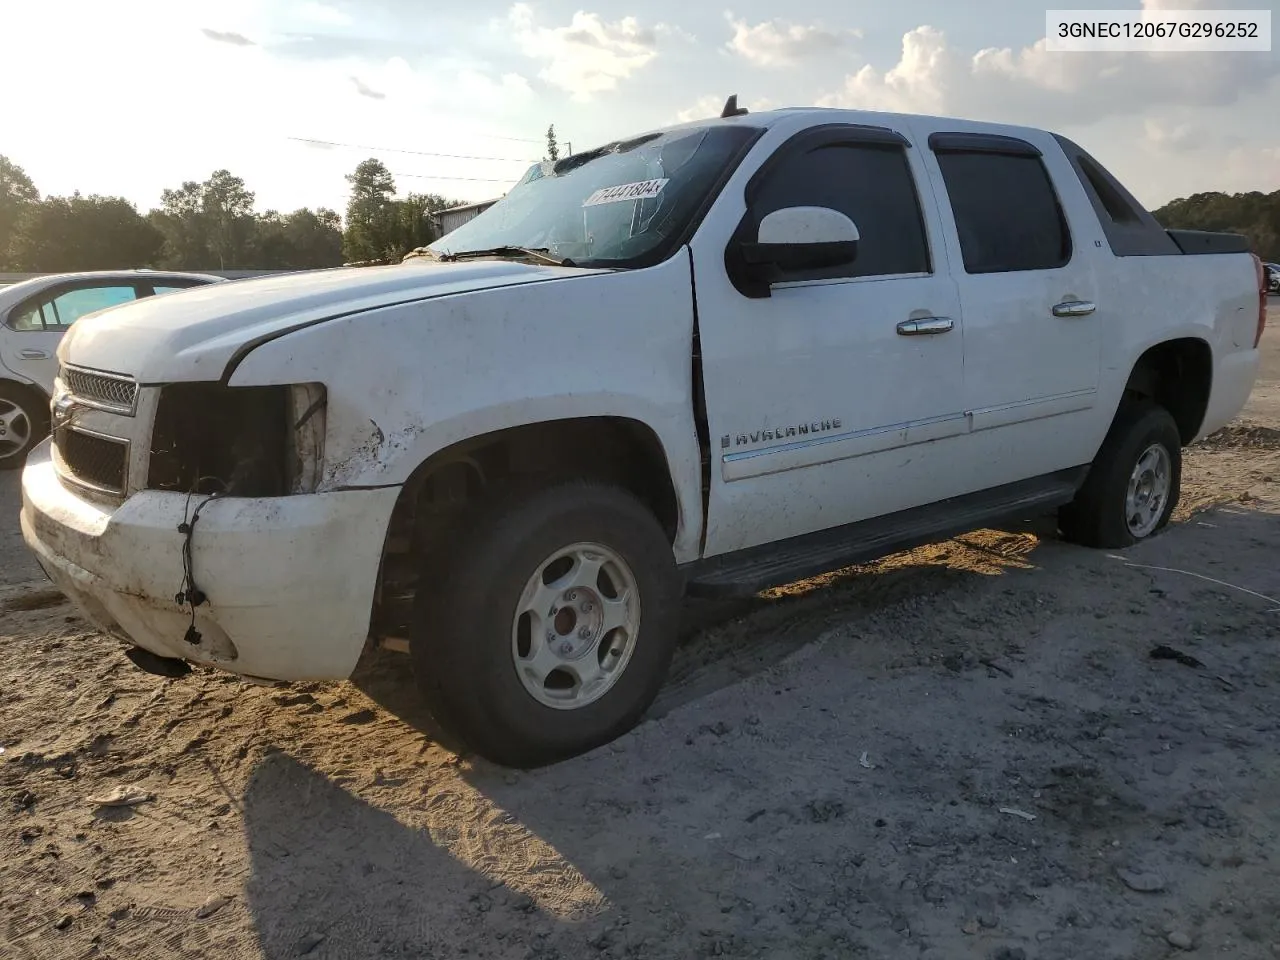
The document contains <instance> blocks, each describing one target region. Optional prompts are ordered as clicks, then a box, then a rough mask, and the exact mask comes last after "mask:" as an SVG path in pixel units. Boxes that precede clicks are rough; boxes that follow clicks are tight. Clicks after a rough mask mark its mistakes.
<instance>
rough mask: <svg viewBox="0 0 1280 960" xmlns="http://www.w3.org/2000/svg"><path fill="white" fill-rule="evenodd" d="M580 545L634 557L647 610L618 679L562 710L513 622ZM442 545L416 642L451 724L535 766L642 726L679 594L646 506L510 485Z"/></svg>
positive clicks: (432, 691)
mask: <svg viewBox="0 0 1280 960" xmlns="http://www.w3.org/2000/svg"><path fill="white" fill-rule="evenodd" d="M580 542H587V543H596V544H601V545H604V546H606V547H607V548H609V549H610V550H612V551H614V552H615V553H616V554H617V555H619V556H620V557H621V558H622V559H623V560H624V561H625V562H626V564H627V566H628V567H629V568H630V571H631V574H632V576H633V578H634V581H635V585H636V589H637V591H638V593H639V602H640V611H641V613H640V621H639V624H638V629H637V630H636V638H635V641H634V646H633V648H632V653H631V655H630V660H629V661H627V662H626V664H625V666H624V667H623V668H622V672H621V673H620V674H619V675H618V677H617V679H616V680H615V681H614V683H613V685H612V686H611V687H609V688H608V690H607V692H605V693H604V694H603V695H602V696H601V697H600V698H599V699H598V700H596V701H595V702H593V703H589V704H586V705H584V706H582V707H580V708H577V709H572V710H564V709H556V708H554V707H549V706H546V705H544V704H543V703H540V702H539V701H538V700H536V699H535V698H534V696H533V695H532V694H531V693H530V692H529V691H528V690H526V688H525V686H524V684H523V683H522V681H521V679H520V677H519V676H518V674H517V672H516V666H515V662H514V660H513V633H512V631H513V625H514V623H515V618H516V613H517V608H518V605H519V602H520V599H521V594H522V593H523V591H524V589H525V585H526V584H527V583H528V582H529V580H530V578H531V577H532V576H533V575H534V573H535V572H536V571H537V570H538V569H539V568H540V567H541V566H542V565H543V564H544V563H545V562H546V561H547V560H548V558H550V557H551V556H553V555H554V554H555V552H556V551H558V550H561V549H564V548H566V547H567V546H569V545H571V544H576V543H580ZM437 543H438V544H439V546H438V547H437V548H436V549H434V550H432V551H430V552H431V554H432V556H429V557H426V558H424V560H423V578H422V587H421V588H420V589H419V591H418V597H417V601H416V605H415V611H414V630H413V636H412V639H411V642H410V647H411V653H412V659H413V665H414V674H415V676H416V678H417V681H418V685H419V688H420V689H421V691H422V694H423V696H424V697H425V698H426V700H427V706H428V708H429V709H430V710H431V712H432V714H433V715H434V716H435V719H436V721H437V722H438V723H439V724H440V725H441V726H442V727H443V728H444V729H445V730H446V731H447V732H449V733H450V734H452V735H453V736H454V737H456V738H457V739H458V740H460V741H462V742H463V743H465V744H466V745H467V746H469V747H470V748H471V749H473V750H474V751H475V752H477V753H479V754H480V755H481V756H483V757H485V758H487V759H489V760H491V761H493V762H495V763H499V764H502V765H504V766H511V767H525V768H527V767H536V766H540V765H543V764H547V763H553V762H555V761H558V760H562V759H565V758H568V757H571V756H575V755H577V754H579V753H583V752H585V751H587V750H590V749H593V748H594V747H598V746H600V745H602V744H604V743H607V742H609V741H610V740H613V739H615V738H616V737H618V736H620V735H621V734H623V733H625V732H626V731H627V730H629V729H631V728H632V727H633V726H635V724H636V723H637V722H638V721H639V719H640V717H641V716H642V715H643V713H644V711H645V710H646V709H648V707H649V705H650V704H651V703H652V702H653V699H654V697H655V696H656V695H657V693H658V689H659V687H661V685H662V682H663V680H664V679H665V678H666V674H667V669H668V667H669V665H670V662H671V655H672V652H673V650H674V648H675V640H676V629H677V624H678V618H679V610H680V598H681V594H682V585H681V580H680V577H679V574H678V572H677V570H676V566H675V560H674V557H673V555H672V551H671V544H670V541H669V540H668V538H667V536H666V534H665V533H664V531H663V529H662V527H661V526H660V525H659V523H658V521H657V519H656V518H655V517H654V516H653V514H652V513H650V512H649V510H648V509H646V508H645V507H644V505H643V504H641V503H640V502H639V501H638V500H637V499H635V498H634V497H633V496H631V495H630V494H629V493H626V492H625V491H622V490H619V489H617V488H615V487H610V486H605V485H602V484H597V483H588V482H580V481H574V482H564V483H556V484H553V485H550V486H547V487H543V488H541V489H534V490H530V491H524V492H516V491H508V492H505V493H498V494H494V495H492V496H490V497H489V498H487V499H486V500H483V501H480V502H478V503H477V504H475V505H474V506H473V507H472V508H470V509H468V510H467V511H464V514H463V516H461V517H460V518H459V520H458V522H457V523H456V524H454V525H453V528H452V530H451V532H450V533H449V534H448V535H446V536H443V537H440V538H439V539H438V541H437ZM600 640H601V641H603V640H604V637H601V638H600ZM593 655H594V654H593Z"/></svg>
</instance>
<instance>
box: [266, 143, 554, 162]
mask: <svg viewBox="0 0 1280 960" xmlns="http://www.w3.org/2000/svg"><path fill="white" fill-rule="evenodd" d="M288 139H290V140H296V141H297V142H298V143H314V144H319V145H321V146H326V147H350V148H352V149H353V150H374V151H378V152H381V153H408V154H412V155H413V156H415V157H444V158H446V159H448V160H499V161H501V162H503V163H537V162H538V161H537V160H529V159H526V158H523V157H476V156H470V155H468V154H462V153H431V152H429V151H426V150H400V149H397V148H396V147H369V146H365V145H364V144H359V143H338V142H337V141H334V140H313V139H311V138H309V137H289V138H288Z"/></svg>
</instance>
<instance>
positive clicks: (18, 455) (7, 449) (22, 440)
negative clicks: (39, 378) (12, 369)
mask: <svg viewBox="0 0 1280 960" xmlns="http://www.w3.org/2000/svg"><path fill="white" fill-rule="evenodd" d="M48 432H49V412H48V409H47V406H46V404H45V402H44V401H43V398H41V397H39V396H38V395H37V394H36V392H35V391H34V390H31V389H29V388H27V387H24V386H22V385H20V384H16V383H8V382H0V470H17V469H20V468H21V467H22V464H23V463H24V462H26V459H27V453H28V452H29V451H30V450H31V448H32V447H34V446H35V445H36V444H37V443H39V442H40V441H41V440H43V439H44V438H45V435H46V434H47V433H48Z"/></svg>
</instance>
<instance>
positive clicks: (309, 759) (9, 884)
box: [0, 305, 1280, 960]
mask: <svg viewBox="0 0 1280 960" xmlns="http://www.w3.org/2000/svg"><path fill="white" fill-rule="evenodd" d="M1278 306H1280V305H1278ZM1272 326H1273V331H1272V333H1271V335H1270V337H1269V338H1268V340H1267V357H1266V361H1265V363H1266V366H1265V371H1264V374H1263V380H1262V381H1261V382H1260V383H1259V385H1258V388H1257V389H1256V391H1255V394H1254V397H1253V399H1252V401H1251V403H1250V406H1249V407H1248V409H1247V410H1246V412H1245V416H1244V417H1243V418H1242V420H1241V421H1240V422H1239V423H1237V424H1236V425H1234V426H1233V427H1231V428H1229V429H1228V430H1227V431H1225V432H1224V433H1222V434H1220V435H1219V436H1217V437H1215V438H1214V439H1213V440H1212V441H1211V442H1208V443H1205V444H1202V445H1200V446H1199V447H1198V448H1196V449H1194V450H1192V451H1190V452H1189V454H1188V462H1187V476H1186V488H1185V491H1184V508H1183V509H1182V510H1181V511H1180V512H1179V516H1178V519H1179V522H1178V524H1177V525H1176V526H1175V527H1173V528H1171V529H1170V530H1169V531H1168V532H1167V533H1165V534H1164V535H1162V536H1160V537H1158V538H1156V539H1155V540H1153V541H1151V542H1149V543H1146V544H1144V545H1142V546H1140V547H1138V548H1135V549H1133V550H1129V551H1126V552H1124V553H1123V554H1122V555H1110V554H1107V553H1105V552H1093V551H1088V550H1083V549H1079V548H1075V547H1071V546H1068V545H1065V544H1062V543H1060V542H1057V541H1056V540H1054V539H1053V537H1052V536H1051V533H1050V532H1049V531H1050V530H1051V527H1050V526H1046V524H1045V523H1043V522H1039V523H1030V524H1026V525H1023V526H1019V527H1017V528H1015V529H1009V530H1003V531H982V532H978V533H974V534H970V535H967V536H964V537H960V538H958V539H956V540H953V541H950V542H948V543H943V544H938V545H934V546H930V547H926V548H923V549H920V550H916V551H913V552H911V553H909V554H905V555H900V556H896V557H893V558H890V559H888V560H886V561H884V562H882V563H878V564H874V565H871V566H868V567H863V568H859V569H856V570H851V571H844V572H842V573H840V574H837V575H833V576H830V577H825V578H822V579H821V580H819V581H810V582H807V583H804V584H797V585H794V586H792V587H789V588H786V589H783V590H778V591H774V592H773V593H771V594H769V595H766V596H764V597H761V598H759V599H756V600H753V601H751V602H748V603H743V604H737V605H733V606H725V605H705V604H704V605H701V606H695V605H692V604H691V605H689V607H688V608H687V626H686V629H685V639H684V642H683V643H682V646H681V649H680V652H679V655H678V659H677V663H676V666H675V670H674V673H673V676H672V679H671V681H670V683H669V684H668V685H667V687H666V689H665V690H664V692H663V693H662V695H661V698H660V700H659V702H658V704H657V705H656V706H655V708H654V709H653V711H652V712H651V714H650V716H649V717H648V718H647V719H646V721H645V722H644V723H643V724H642V725H641V726H640V727H638V728H637V729H636V730H635V731H634V732H633V733H631V734H629V735H628V736H626V737H624V738H623V739H621V740H620V741H618V742H617V743H615V744H613V745H611V746H609V747H605V748H603V749H601V750H598V751H596V752H594V753H593V754H590V755H588V756H585V757H582V758H579V759H577V760H574V761H571V762H568V763H564V764H560V765H558V766H555V767H551V768H548V769H544V770H540V771H536V772H532V773H515V772H511V771H507V770H503V769H500V768H496V767H493V766H491V765H488V764H486V763H484V762H482V761H478V760H474V759H469V758H465V757H463V758H459V757H457V756H455V755H453V754H451V753H450V752H448V751H447V750H445V749H443V748H442V747H440V746H438V745H436V744H435V743H433V742H432V740H431V739H430V737H429V735H428V734H427V733H426V732H424V731H425V730H426V729H429V725H428V724H427V722H426V719H425V718H424V717H423V716H422V715H421V712H420V711H419V710H418V709H417V708H416V706H415V697H414V694H413V689H412V686H411V684H410V682H409V679H408V675H407V673H408V667H407V663H406V662H405V661H404V660H403V659H401V658H399V657H397V656H395V655H386V656H384V657H382V658H380V659H379V660H377V661H376V662H374V663H373V664H371V665H370V666H368V667H367V668H366V669H364V670H363V672H362V673H361V675H360V676H359V677H358V678H357V680H356V681H355V682H352V683H347V684H332V685H325V684H297V685H293V686H291V687H274V688H272V687H262V686H255V685H251V684H248V683H244V682H241V681H239V680H237V679H235V678H233V677H229V676H225V675H221V674H218V673H214V672H211V671H203V670H201V671H197V672H196V673H194V674H192V675H191V676H188V677H186V678H183V679H180V680H165V679H161V678H158V677H154V676H151V675H148V674H144V673H141V672H139V671H137V670H136V669H134V668H133V666H132V665H131V664H130V663H129V661H127V660H126V659H124V657H123V656H121V647H120V645H119V644H118V643H117V642H115V641H112V640H110V639H107V638H104V637H101V636H98V635H96V634H94V633H93V632H92V631H91V630H90V629H89V628H88V627H87V626H86V624H85V623H84V622H83V621H81V620H80V619H78V618H77V616H76V614H75V611H74V609H72V608H71V607H70V606H69V605H67V604H65V603H64V602H62V601H61V599H60V597H59V596H58V595H57V594H56V593H54V592H51V591H50V590H49V588H48V585H47V584H44V583H41V582H40V573H39V570H38V568H35V567H34V566H33V565H32V564H31V562H30V561H29V559H28V558H27V556H26V554H25V551H24V549H23V547H22V545H21V541H20V539H19V538H18V537H17V533H16V526H17V524H16V518H15V510H16V508H17V495H16V489H15V488H16V484H15V479H16V478H14V477H13V476H11V475H8V476H2V477H0V515H2V516H3V517H4V518H5V519H4V520H3V525H2V526H0V658H2V659H0V747H3V753H2V754H0V804H3V807H2V808H0V809H2V811H3V812H2V814H0V957H3V958H5V960H8V958H15V960H25V958H73V957H74V958H79V957H113V958H118V960H142V958H159V957H166V958H168V957H209V958H223V957H226V958H237V960H238V958H259V957H266V958H272V960H275V958H292V957H301V956H306V957H310V958H333V960H339V958H340V960H363V958H373V957H414V958H430V957H434V958H456V957H490V958H521V960H523V958H530V960H535V958H553V957H563V958H578V957H600V958H645V960H648V958H673V960H675V958H679V960H687V958H696V957H718V956H723V957H787V958H845V957H855V958H859V957H867V958H872V957H876V958H878V957H885V958H889V957H893V958H898V957H907V958H916V957H923V958H947V960H951V958H983V960H1020V958H1021V960H1027V958H1030V960H1051V958H1064V960H1065V958H1082V957H1087V958H1090V960H1119V958H1127V960H1145V958H1164V957H1169V956H1175V955H1182V954H1186V955H1188V956H1198V957H1240V958H1275V957H1280V847H1278V846H1277V832H1278V831H1280V799H1278V798H1280V753H1278V752H1277V750H1276V747H1275V744H1276V742H1277V736H1278V735H1280V699H1278V698H1277V694H1278V693H1280V660H1278V659H1277V654H1278V653H1280V565H1278V564H1277V562H1276V560H1277V557H1280V482H1278V481H1280V308H1273V309H1272ZM1161 645H1165V646H1167V647H1170V648H1173V649H1174V650H1176V651H1178V652H1180V653H1182V654H1186V655H1188V657H1190V658H1193V659H1189V660H1186V661H1185V662H1183V661H1180V660H1176V659H1153V658H1152V656H1151V653H1152V651H1153V649H1155V648H1157V647H1158V646H1161ZM120 785H124V786H129V787H136V788H140V789H142V790H144V791H146V792H147V793H148V794H150V795H151V796H152V798H153V799H151V800H150V801H148V802H145V803H142V804H140V805H138V806H135V807H126V808H114V809H113V808H99V807H97V806H96V805H95V804H93V803H91V802H90V800H89V798H90V797H93V796H96V795H99V794H101V793H103V792H104V791H107V790H109V789H111V788H113V787H116V786H120Z"/></svg>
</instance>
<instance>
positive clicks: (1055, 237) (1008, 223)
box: [938, 152, 1071, 273]
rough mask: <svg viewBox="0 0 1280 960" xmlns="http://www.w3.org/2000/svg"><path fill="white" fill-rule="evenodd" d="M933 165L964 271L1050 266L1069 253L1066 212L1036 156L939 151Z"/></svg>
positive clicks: (1063, 260)
mask: <svg viewBox="0 0 1280 960" xmlns="http://www.w3.org/2000/svg"><path fill="white" fill-rule="evenodd" d="M938 165H939V166H940V167H941V168H942V178H943V180H944V181H945V182H946V185H947V194H948V195H949V196H950V198H951V209H952V211H953V212H954V213H955V218H956V230H957V231H958V232H959V234H960V249H961V251H962V252H963V254H964V269H965V271H966V272H967V273H1006V272H1011V271H1015V270H1051V269H1053V268H1055V267H1061V266H1065V265H1066V263H1067V261H1068V260H1070V259H1071V236H1070V234H1069V233H1068V232H1067V223H1066V218H1065V217H1063V215H1062V207H1061V206H1060V205H1059V203H1058V197H1057V194H1056V193H1054V190H1053V184H1052V183H1051V182H1050V180H1049V174H1048V171H1046V170H1045V168H1044V164H1043V163H1042V162H1041V160H1040V158H1039V157H1030V156H1013V155H1010V154H1002V153H985V152H984V153H966V152H955V153H952V152H945V153H939V154H938Z"/></svg>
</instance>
